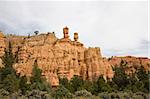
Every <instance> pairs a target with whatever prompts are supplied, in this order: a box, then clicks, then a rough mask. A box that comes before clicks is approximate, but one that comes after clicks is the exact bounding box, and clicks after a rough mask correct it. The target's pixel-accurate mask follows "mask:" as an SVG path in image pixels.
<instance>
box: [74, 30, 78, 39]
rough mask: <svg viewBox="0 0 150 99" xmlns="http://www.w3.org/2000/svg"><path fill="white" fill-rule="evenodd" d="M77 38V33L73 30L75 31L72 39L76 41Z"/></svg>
mask: <svg viewBox="0 0 150 99" xmlns="http://www.w3.org/2000/svg"><path fill="white" fill-rule="evenodd" d="M78 39H79V36H78V33H77V32H75V33H74V41H78Z"/></svg>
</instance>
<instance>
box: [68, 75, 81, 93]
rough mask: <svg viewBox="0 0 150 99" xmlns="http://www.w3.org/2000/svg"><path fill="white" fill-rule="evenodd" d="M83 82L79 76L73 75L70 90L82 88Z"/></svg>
mask: <svg viewBox="0 0 150 99" xmlns="http://www.w3.org/2000/svg"><path fill="white" fill-rule="evenodd" d="M83 83H84V82H83V79H81V78H80V77H79V76H76V75H75V76H74V77H73V78H72V79H71V81H70V84H71V87H72V90H71V92H72V93H74V92H75V91H78V90H82V89H83Z"/></svg>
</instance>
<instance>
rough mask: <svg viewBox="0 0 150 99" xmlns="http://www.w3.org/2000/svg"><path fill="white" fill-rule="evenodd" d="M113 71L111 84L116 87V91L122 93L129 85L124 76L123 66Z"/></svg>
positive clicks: (126, 77)
mask: <svg viewBox="0 0 150 99" xmlns="http://www.w3.org/2000/svg"><path fill="white" fill-rule="evenodd" d="M114 71H115V75H114V77H113V82H114V83H115V84H116V85H117V87H116V88H117V90H119V91H123V90H124V89H125V88H126V87H127V85H128V84H129V80H128V76H127V75H126V74H125V70H124V68H123V66H120V67H115V68H114Z"/></svg>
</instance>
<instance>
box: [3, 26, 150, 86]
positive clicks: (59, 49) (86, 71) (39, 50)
mask: <svg viewBox="0 0 150 99" xmlns="http://www.w3.org/2000/svg"><path fill="white" fill-rule="evenodd" d="M63 34H64V37H63V38H61V39H58V38H57V37H55V34H54V33H47V34H40V35H36V36H31V37H21V36H15V37H6V38H4V37H1V38H0V42H1V43H0V56H3V55H4V49H5V48H7V46H8V41H11V43H12V46H13V53H14V54H15V55H16V54H18V61H17V63H16V64H14V68H15V69H16V71H17V73H20V74H21V76H23V75H25V76H27V77H30V76H32V68H33V64H34V62H35V60H37V63H38V66H39V68H40V69H42V75H43V76H44V77H46V79H47V81H49V82H50V83H51V85H52V86H58V85H59V79H58V77H60V78H62V77H66V78H68V80H70V79H71V78H72V77H73V76H74V75H78V76H80V77H82V78H83V79H89V80H91V81H93V80H96V79H97V78H98V77H99V76H100V75H103V77H104V78H105V79H106V80H107V79H110V80H111V79H112V77H113V76H114V72H113V70H112V66H115V65H116V64H120V62H121V60H122V59H120V58H112V59H111V60H108V59H106V58H103V57H102V55H101V50H100V48H98V47H95V48H91V47H90V48H86V47H84V45H83V44H82V43H81V42H79V41H78V38H79V37H78V33H74V40H71V39H69V28H68V27H65V28H63ZM127 60H128V61H129V62H130V64H138V62H139V61H132V59H131V60H130V59H127ZM138 60H140V63H142V64H143V65H144V66H146V68H147V62H149V59H148V60H147V59H138ZM0 63H1V60H0ZM0 65H2V64H0Z"/></svg>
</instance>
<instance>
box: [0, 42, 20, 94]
mask: <svg viewBox="0 0 150 99" xmlns="http://www.w3.org/2000/svg"><path fill="white" fill-rule="evenodd" d="M2 61H3V65H4V67H3V68H1V69H0V88H3V89H5V90H7V91H9V92H10V93H12V92H16V91H18V90H19V79H18V76H17V75H16V71H15V69H14V68H13V64H14V63H15V58H14V56H13V53H12V45H11V42H9V45H8V49H5V54H4V56H3V57H2Z"/></svg>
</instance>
